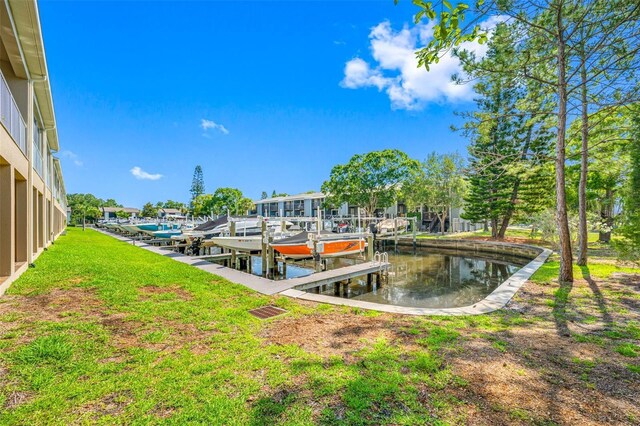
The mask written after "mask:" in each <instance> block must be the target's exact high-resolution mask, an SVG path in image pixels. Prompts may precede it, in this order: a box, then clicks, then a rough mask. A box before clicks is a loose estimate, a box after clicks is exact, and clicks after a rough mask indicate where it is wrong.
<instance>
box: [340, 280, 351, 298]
mask: <svg viewBox="0 0 640 426" xmlns="http://www.w3.org/2000/svg"><path fill="white" fill-rule="evenodd" d="M350 282H351V280H346V281H344V282H343V283H342V295H343V296H344V297H347V296H348V295H349V283H350Z"/></svg>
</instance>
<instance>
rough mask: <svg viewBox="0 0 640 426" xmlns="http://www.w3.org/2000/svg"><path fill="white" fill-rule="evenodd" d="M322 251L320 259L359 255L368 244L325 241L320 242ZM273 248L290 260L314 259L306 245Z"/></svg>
mask: <svg viewBox="0 0 640 426" xmlns="http://www.w3.org/2000/svg"><path fill="white" fill-rule="evenodd" d="M318 244H320V245H321V247H322V250H320V251H319V254H320V257H324V258H326V257H340V256H347V255H350V254H358V253H361V252H363V251H364V249H365V246H366V243H365V241H364V240H362V239H348V240H325V241H320V242H319V243H318ZM271 246H272V247H273V248H274V249H275V250H276V251H278V252H279V253H280V254H282V255H283V256H284V257H288V258H290V259H308V258H310V257H313V253H312V251H311V248H310V247H309V246H307V244H306V243H304V244H278V243H273V244H271Z"/></svg>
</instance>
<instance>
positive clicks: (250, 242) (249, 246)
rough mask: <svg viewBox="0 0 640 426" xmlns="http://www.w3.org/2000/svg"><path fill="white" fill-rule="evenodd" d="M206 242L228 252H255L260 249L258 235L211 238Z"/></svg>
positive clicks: (259, 237)
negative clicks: (228, 250)
mask: <svg viewBox="0 0 640 426" xmlns="http://www.w3.org/2000/svg"><path fill="white" fill-rule="evenodd" d="M207 241H211V242H212V243H213V244H215V245H217V246H220V247H223V248H226V249H230V250H240V251H257V250H260V249H261V248H262V236H260V235H258V236H250V237H211V238H209V239H207Z"/></svg>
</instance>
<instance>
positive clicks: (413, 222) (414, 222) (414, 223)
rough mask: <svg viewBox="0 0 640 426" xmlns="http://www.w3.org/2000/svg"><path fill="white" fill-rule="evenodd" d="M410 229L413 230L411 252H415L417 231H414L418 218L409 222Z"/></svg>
mask: <svg viewBox="0 0 640 426" xmlns="http://www.w3.org/2000/svg"><path fill="white" fill-rule="evenodd" d="M411 225H412V226H411V227H412V228H413V229H412V231H413V250H414V251H415V249H416V245H417V239H418V230H417V229H416V228H417V227H418V218H417V217H414V218H413V220H412V221H411Z"/></svg>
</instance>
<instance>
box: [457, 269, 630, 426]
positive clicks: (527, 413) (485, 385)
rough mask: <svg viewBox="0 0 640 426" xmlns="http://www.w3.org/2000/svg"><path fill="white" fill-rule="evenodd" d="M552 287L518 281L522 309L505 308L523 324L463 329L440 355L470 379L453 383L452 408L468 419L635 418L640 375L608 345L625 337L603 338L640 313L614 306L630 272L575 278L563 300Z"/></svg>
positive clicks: (481, 421) (594, 420)
mask: <svg viewBox="0 0 640 426" xmlns="http://www.w3.org/2000/svg"><path fill="white" fill-rule="evenodd" d="M558 287H559V286H558V285H557V284H553V283H552V284H551V285H549V284H547V285H538V284H536V283H533V282H528V283H527V284H526V285H525V286H524V287H523V289H522V290H521V291H520V292H519V293H518V294H517V295H516V299H517V300H516V302H515V304H517V306H520V307H522V308H523V309H519V310H518V312H517V313H512V314H510V315H513V316H514V317H517V319H521V320H524V321H526V323H525V324H523V325H512V326H509V327H508V328H507V329H506V330H503V331H488V332H480V333H479V332H478V330H471V329H466V330H462V335H463V337H464V338H463V339H462V340H461V344H460V347H459V350H457V351H452V352H451V353H447V356H446V360H447V362H448V363H449V364H450V365H451V366H452V369H453V371H454V373H455V374H456V375H458V376H460V377H461V378H463V379H464V380H465V381H467V382H468V383H469V384H468V385H467V386H463V387H459V388H454V389H452V393H453V394H454V395H455V396H456V397H457V398H459V399H460V400H461V401H464V405H463V406H460V407H459V408H458V409H459V410H460V412H462V413H463V414H464V416H465V417H466V419H467V421H466V423H467V424H477V425H493V424H518V423H522V424H531V423H534V424H540V423H544V424H546V423H550V422H552V423H556V424H580V425H601V424H633V423H634V422H635V420H633V419H636V420H637V419H639V418H640V380H638V376H637V374H634V373H632V372H631V371H629V369H628V368H626V364H628V363H630V358H625V357H623V356H621V355H619V354H618V353H616V352H615V351H614V350H613V347H614V346H615V345H617V344H618V343H619V342H620V341H624V339H625V338H626V339H629V338H630V337H629V336H623V338H622V340H613V341H610V340H608V339H606V338H605V337H606V336H607V333H611V332H612V330H620V329H624V327H625V326H626V325H627V324H628V323H629V322H630V321H638V320H639V319H640V312H638V310H637V309H636V310H634V309H627V310H625V311H622V313H621V312H619V311H618V309H616V308H619V307H620V306H621V304H623V303H624V300H623V299H621V298H616V297H615V294H618V293H619V292H621V291H629V292H632V293H633V294H636V295H637V294H638V293H637V292H638V288H637V287H634V279H633V278H630V277H629V276H626V275H616V276H615V278H611V279H608V280H603V279H591V278H589V279H576V281H575V282H574V283H573V285H572V286H571V288H570V290H569V298H568V302H566V303H562V301H561V300H560V299H558V298H557V297H556V296H555V295H554V293H555V291H556V290H557V289H558ZM625 289H626V290H625ZM625 294H626V293H625ZM627 307H628V306H627ZM478 334H481V335H482V336H481V337H478ZM590 339H594V342H596V343H592V342H591V340H590ZM496 342H498V343H499V344H496ZM607 342H609V343H607Z"/></svg>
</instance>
